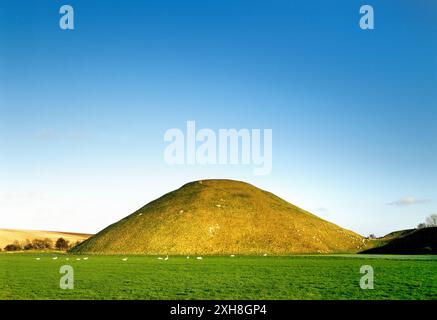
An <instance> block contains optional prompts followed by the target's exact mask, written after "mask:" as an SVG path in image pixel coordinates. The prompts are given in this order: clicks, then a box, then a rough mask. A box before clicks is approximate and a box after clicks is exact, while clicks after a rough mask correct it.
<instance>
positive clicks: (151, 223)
mask: <svg viewBox="0 0 437 320" xmlns="http://www.w3.org/2000/svg"><path fill="white" fill-rule="evenodd" d="M364 248H365V240H364V239H363V237H361V236H360V235H358V234H356V233H354V232H352V231H349V230H345V229H343V228H340V227H338V226H337V225H335V224H332V223H330V222H327V221H325V220H323V219H320V218H318V217H317V216H315V215H313V214H311V213H309V212H307V211H305V210H302V209H300V208H298V207H296V206H294V205H292V204H290V203H288V202H286V201H284V200H282V199H281V198H279V197H277V196H275V195H273V194H272V193H269V192H266V191H264V190H261V189H258V188H256V187H254V186H252V185H250V184H247V183H244V182H240V181H233V180H203V181H196V182H191V183H188V184H186V185H184V186H182V187H181V188H180V189H178V190H175V191H173V192H170V193H168V194H166V195H164V196H162V197H161V198H159V199H157V200H155V201H152V202H150V203H149V204H147V205H146V206H144V207H142V208H141V209H139V210H138V211H136V212H134V213H133V214H131V215H129V216H128V217H126V218H124V219H122V220H120V221H119V222H117V223H115V224H113V225H110V226H109V227H107V228H106V229H104V230H102V231H101V232H99V233H98V234H96V235H95V236H93V237H91V238H89V239H88V240H86V241H85V242H83V243H82V244H80V245H79V246H77V247H75V248H73V249H72V252H76V253H95V254H184V255H186V254H187V255H189V254H291V253H332V252H358V251H361V250H363V249H364Z"/></svg>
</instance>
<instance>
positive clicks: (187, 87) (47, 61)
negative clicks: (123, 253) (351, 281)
mask: <svg viewBox="0 0 437 320" xmlns="http://www.w3.org/2000/svg"><path fill="white" fill-rule="evenodd" d="M365 3H367V4H371V5H373V6H374V10H375V30H372V31H363V30H361V29H360V28H359V27H358V21H359V18H360V15H359V8H360V6H361V5H362V4H364V3H363V2H361V1H351V0H348V1H334V2H328V1H285V0H284V1H278V0H275V1H253V0H251V1H248V0H247V1H241V0H233V1H230V0H229V1H223V0H222V1H201V0H197V1H192V0H188V1H176V0H174V1H170V0H167V1H163V0H159V1H158V0H156V1H129V2H126V1H69V2H68V3H67V2H64V1H45V0H42V1H9V0H8V1H6V0H5V1H2V2H1V3H0V137H1V139H0V214H1V218H0V219H1V220H0V228H1V227H3V228H28V229H55V230H68V231H84V232H96V231H98V230H100V229H101V228H103V227H105V226H106V225H108V224H110V223H113V222H115V221H117V220H118V219H120V218H122V217H124V216H126V215H127V214H129V213H131V212H132V211H134V210H136V209H137V208H139V207H141V206H142V205H144V204H145V203H147V202H148V201H150V200H153V199H154V198H156V197H158V196H160V195H162V194H163V193H166V192H168V191H170V190H172V189H175V188H178V187H179V186H180V185H182V184H184V183H186V182H188V181H191V180H197V179H204V178H231V179H238V180H244V181H247V182H250V183H253V184H255V185H256V186H258V187H261V188H263V189H266V190H269V191H272V192H274V193H276V194H277V195H279V196H281V197H283V198H284V199H286V200H288V201H290V202H292V203H294V204H296V205H299V206H301V207H303V208H304V209H307V210H309V211H311V212H313V213H315V214H317V215H319V216H321V217H323V218H325V219H327V220H330V221H332V222H334V223H336V224H339V225H341V226H343V227H346V228H349V229H352V230H354V231H356V232H359V233H361V234H364V235H366V234H368V233H376V234H378V235H382V234H385V233H388V232H390V231H393V230H396V229H402V228H409V227H414V226H415V225H417V224H418V223H419V222H422V221H423V220H424V219H425V217H426V216H428V215H429V214H432V213H436V212H437V187H436V181H437V126H436V123H437V90H436V85H437V44H436V41H435V39H436V36H437V4H436V3H435V2H433V1H427V0H421V1H414V2H413V1H394V0H393V1H371V2H365ZM63 4H70V5H72V6H73V8H74V10H75V30H73V31H65V30H61V29H60V28H59V17H60V15H59V13H58V11H59V8H60V7H61V5H63ZM187 120H195V121H196V125H197V126H198V127H199V128H211V129H214V130H218V129H220V128H237V129H239V128H260V129H264V128H271V129H273V171H272V173H271V174H269V175H266V176H254V175H253V173H252V168H251V167H247V166H213V165H211V166H168V165H167V164H166V163H165V162H164V159H163V152H164V149H165V147H166V143H165V142H164V140H163V135H164V133H165V131H166V130H167V129H169V128H181V129H184V128H185V125H186V121H187Z"/></svg>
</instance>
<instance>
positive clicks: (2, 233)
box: [0, 229, 91, 249]
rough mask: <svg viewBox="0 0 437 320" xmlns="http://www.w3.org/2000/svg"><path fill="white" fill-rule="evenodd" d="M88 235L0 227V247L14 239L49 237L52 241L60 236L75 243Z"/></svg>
mask: <svg viewBox="0 0 437 320" xmlns="http://www.w3.org/2000/svg"><path fill="white" fill-rule="evenodd" d="M90 236H91V235H90V234H84V233H72V232H59V231H39V230H17V229H0V249H3V248H4V247H5V246H7V245H8V244H11V243H13V242H14V241H16V240H17V241H19V242H23V241H26V239H29V240H33V239H45V238H49V239H51V240H53V242H54V241H56V240H57V239H59V238H61V237H62V238H64V239H66V240H68V241H70V242H71V243H75V242H76V241H83V240H85V239H87V238H89V237H90Z"/></svg>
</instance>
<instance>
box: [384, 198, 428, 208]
mask: <svg viewBox="0 0 437 320" xmlns="http://www.w3.org/2000/svg"><path fill="white" fill-rule="evenodd" d="M428 201H429V200H427V199H417V198H415V197H413V196H406V197H402V198H400V199H399V200H396V201H393V202H390V203H389V204H388V205H390V206H410V205H413V204H419V203H424V202H428Z"/></svg>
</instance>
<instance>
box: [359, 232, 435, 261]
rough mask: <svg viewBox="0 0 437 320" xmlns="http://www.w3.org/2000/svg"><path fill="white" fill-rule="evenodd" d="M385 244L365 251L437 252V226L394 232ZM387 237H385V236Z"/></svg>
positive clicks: (388, 252) (383, 252) (399, 252)
mask: <svg viewBox="0 0 437 320" xmlns="http://www.w3.org/2000/svg"><path fill="white" fill-rule="evenodd" d="M389 235H394V237H392V238H391V239H390V240H389V241H388V242H386V243H385V244H384V245H382V246H379V247H376V248H371V249H368V250H365V251H363V253H377V254H436V253H437V227H430V228H423V229H417V230H414V229H412V230H402V231H399V232H392V233H391V234H389ZM386 237H387V236H386ZM384 238H385V237H384Z"/></svg>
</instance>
